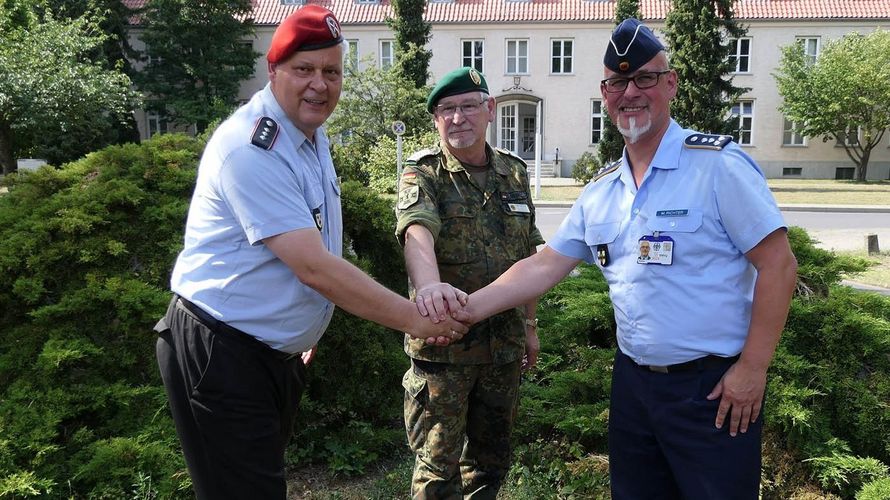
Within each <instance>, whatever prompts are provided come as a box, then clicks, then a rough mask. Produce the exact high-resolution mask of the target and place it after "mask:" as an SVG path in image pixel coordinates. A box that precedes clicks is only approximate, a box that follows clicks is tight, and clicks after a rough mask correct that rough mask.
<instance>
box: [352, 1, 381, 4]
mask: <svg viewBox="0 0 890 500" xmlns="http://www.w3.org/2000/svg"><path fill="white" fill-rule="evenodd" d="M355 3H370V4H374V3H380V1H379V0H355Z"/></svg>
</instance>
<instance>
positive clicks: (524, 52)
mask: <svg viewBox="0 0 890 500" xmlns="http://www.w3.org/2000/svg"><path fill="white" fill-rule="evenodd" d="M507 74H508V75H527V74H528V40H507Z"/></svg>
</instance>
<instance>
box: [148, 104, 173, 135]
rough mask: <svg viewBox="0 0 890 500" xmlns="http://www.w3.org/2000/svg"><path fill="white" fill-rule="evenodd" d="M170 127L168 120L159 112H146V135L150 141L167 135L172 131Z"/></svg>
mask: <svg viewBox="0 0 890 500" xmlns="http://www.w3.org/2000/svg"><path fill="white" fill-rule="evenodd" d="M169 127H170V126H169V124H168V123H167V120H166V119H164V118H162V117H161V115H160V114H158V113H157V112H155V111H146V112H145V135H146V136H148V138H149V139H151V138H152V137H154V136H156V135H158V134H166V133H167V132H169V130H170V128H169Z"/></svg>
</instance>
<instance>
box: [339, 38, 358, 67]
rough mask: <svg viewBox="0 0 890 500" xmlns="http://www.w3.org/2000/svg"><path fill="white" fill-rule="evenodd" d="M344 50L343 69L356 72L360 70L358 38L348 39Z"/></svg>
mask: <svg viewBox="0 0 890 500" xmlns="http://www.w3.org/2000/svg"><path fill="white" fill-rule="evenodd" d="M345 48H346V50H344V51H343V70H344V71H348V72H352V73H355V72H357V71H358V40H346V47H345Z"/></svg>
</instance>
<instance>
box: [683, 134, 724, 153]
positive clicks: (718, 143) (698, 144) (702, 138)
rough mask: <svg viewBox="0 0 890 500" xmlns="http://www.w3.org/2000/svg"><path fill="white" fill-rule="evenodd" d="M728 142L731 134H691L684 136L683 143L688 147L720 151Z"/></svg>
mask: <svg viewBox="0 0 890 500" xmlns="http://www.w3.org/2000/svg"><path fill="white" fill-rule="evenodd" d="M730 142H732V136H731V135H710V134H692V135H690V136H689V137H687V138H686V141H684V143H683V144H684V145H685V146H686V147H687V148H690V149H711V150H714V151H720V150H721V149H723V148H725V147H726V145H727V144H729V143H730Z"/></svg>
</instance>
